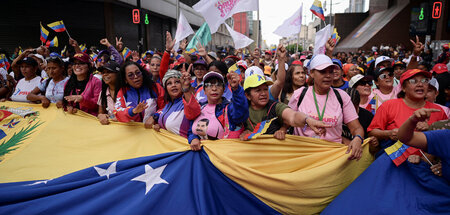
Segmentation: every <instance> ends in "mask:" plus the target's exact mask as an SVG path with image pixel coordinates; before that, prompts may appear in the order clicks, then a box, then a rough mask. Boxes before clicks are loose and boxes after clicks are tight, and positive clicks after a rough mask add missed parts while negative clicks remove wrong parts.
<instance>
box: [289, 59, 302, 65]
mask: <svg viewBox="0 0 450 215" xmlns="http://www.w3.org/2000/svg"><path fill="white" fill-rule="evenodd" d="M291 65H300V66H303V63H302V62H301V61H299V60H294V61H293V62H292V63H291Z"/></svg>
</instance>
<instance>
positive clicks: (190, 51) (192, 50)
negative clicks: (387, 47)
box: [186, 48, 197, 54]
mask: <svg viewBox="0 0 450 215" xmlns="http://www.w3.org/2000/svg"><path fill="white" fill-rule="evenodd" d="M196 52H197V49H195V48H191V49H186V53H188V54H192V53H196Z"/></svg>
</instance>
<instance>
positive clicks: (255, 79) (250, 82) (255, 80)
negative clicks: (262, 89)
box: [244, 74, 273, 90]
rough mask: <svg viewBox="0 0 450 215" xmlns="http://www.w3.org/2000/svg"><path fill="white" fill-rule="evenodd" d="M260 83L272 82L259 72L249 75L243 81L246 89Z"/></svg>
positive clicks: (270, 83) (269, 83) (268, 83)
mask: <svg viewBox="0 0 450 215" xmlns="http://www.w3.org/2000/svg"><path fill="white" fill-rule="evenodd" d="M262 84H267V85H272V84H273V82H272V81H269V80H266V78H265V77H264V75H259V74H253V75H250V76H249V77H248V78H246V79H245V81H244V90H247V89H248V88H254V87H258V86H260V85H262Z"/></svg>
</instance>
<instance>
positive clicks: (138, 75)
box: [127, 71, 142, 79]
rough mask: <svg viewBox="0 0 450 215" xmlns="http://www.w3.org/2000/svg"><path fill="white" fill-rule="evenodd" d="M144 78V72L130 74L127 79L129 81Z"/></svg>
mask: <svg viewBox="0 0 450 215" xmlns="http://www.w3.org/2000/svg"><path fill="white" fill-rule="evenodd" d="M141 76H142V72H141V71H137V72H136V73H128V75H127V77H128V78H129V79H133V78H134V77H138V78H139V77H141Z"/></svg>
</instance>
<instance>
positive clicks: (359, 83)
mask: <svg viewBox="0 0 450 215" xmlns="http://www.w3.org/2000/svg"><path fill="white" fill-rule="evenodd" d="M366 85H369V86H370V85H372V81H359V82H358V84H357V86H366Z"/></svg>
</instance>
